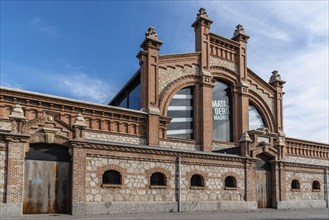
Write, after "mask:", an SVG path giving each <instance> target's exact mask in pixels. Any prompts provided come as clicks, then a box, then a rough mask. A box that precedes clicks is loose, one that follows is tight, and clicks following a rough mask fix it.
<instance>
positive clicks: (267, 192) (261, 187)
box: [256, 170, 272, 208]
mask: <svg viewBox="0 0 329 220" xmlns="http://www.w3.org/2000/svg"><path fill="white" fill-rule="evenodd" d="M271 179H272V178H271V171H263V170H257V171H256V180H257V183H256V194H257V205H258V208H270V207H271V201H272V190H271V189H272V181H271Z"/></svg>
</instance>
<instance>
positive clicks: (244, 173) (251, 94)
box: [0, 9, 329, 217]
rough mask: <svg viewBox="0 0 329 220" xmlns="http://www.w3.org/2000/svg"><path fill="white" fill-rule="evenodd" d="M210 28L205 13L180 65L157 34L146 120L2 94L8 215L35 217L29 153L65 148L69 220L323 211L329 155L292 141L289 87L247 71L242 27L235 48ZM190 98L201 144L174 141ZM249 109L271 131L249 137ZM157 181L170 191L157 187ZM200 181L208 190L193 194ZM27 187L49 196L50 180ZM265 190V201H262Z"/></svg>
mask: <svg viewBox="0 0 329 220" xmlns="http://www.w3.org/2000/svg"><path fill="white" fill-rule="evenodd" d="M211 24H212V21H211V20H210V19H209V18H208V15H207V12H206V11H205V10H204V9H200V11H199V13H198V14H197V18H196V20H195V22H194V23H193V24H192V27H193V28H194V31H195V48H196V51H195V52H192V53H186V54H172V55H161V54H160V53H159V51H160V46H161V44H162V43H163V42H162V41H161V40H159V37H158V36H157V34H156V32H155V29H154V28H153V27H150V29H149V30H148V32H147V34H146V37H145V40H144V41H143V42H142V44H141V48H142V50H141V51H140V53H139V54H138V55H137V57H138V59H139V63H140V70H138V74H139V76H140V85H141V109H140V110H130V109H125V108H119V107H115V106H109V105H99V104H91V103H86V102H81V101H76V100H70V99H65V98H60V97H55V96H49V95H44V94H37V93H32V92H26V91H19V90H14V89H8V88H0V210H1V212H0V216H3V217H5V216H15V215H22V214H28V212H27V211H25V210H23V203H26V202H27V203H31V204H32V203H33V202H35V200H36V198H30V197H28V193H29V190H32V189H30V188H28V189H26V188H24V181H27V180H26V178H25V177H24V176H25V175H26V174H25V172H26V168H25V161H26V160H27V159H26V155H27V154H28V153H33V152H34V151H35V152H39V153H40V152H44V151H42V148H41V149H39V148H37V147H36V144H40V143H42V144H44V145H45V146H48V147H49V146H57V145H61V146H65V147H66V149H67V154H68V155H69V156H70V158H71V161H70V162H68V161H61V160H60V159H58V158H60V155H57V159H56V160H55V161H57V162H62V163H64V162H65V163H70V166H71V167H72V169H71V170H68V172H69V174H70V178H69V179H68V182H65V184H69V185H70V186H71V192H70V195H71V196H70V197H69V198H71V204H70V206H69V209H70V213H72V214H109V213H122V212H123V213H125V212H126V213H129V212H154V211H158V212H166V211H168V212H169V211H181V210H183V211H198V210H212V211H218V210H229V209H256V208H257V207H259V208H263V207H274V208H302V207H325V206H326V205H327V204H328V201H327V200H328V167H329V162H328V161H329V145H328V144H321V143H316V142H309V141H303V140H298V139H293V138H288V137H286V136H285V134H284V124H283V117H282V105H283V104H282V102H283V91H282V90H283V84H284V83H285V82H284V81H283V80H281V77H280V75H279V74H278V72H277V71H273V73H272V76H271V78H270V81H269V82H268V83H267V82H265V81H264V80H263V79H261V78H260V77H259V76H257V75H256V74H255V73H254V72H252V71H251V70H250V69H248V68H247V40H248V38H249V36H248V35H247V34H246V33H245V31H244V29H243V27H242V26H241V25H238V26H237V28H236V30H235V33H234V36H233V37H232V38H231V39H228V38H224V37H222V36H219V35H217V34H214V33H211V31H210V28H211ZM216 80H219V81H220V80H222V81H225V82H226V83H228V84H229V85H230V89H231V90H230V94H229V96H230V101H231V113H230V123H231V127H230V129H231V140H230V141H221V140H214V139H213V108H212V101H213V97H212V94H213V90H214V86H215V82H216ZM187 87H189V88H192V91H193V93H192V94H193V105H192V107H193V116H192V117H193V127H192V128H193V129H192V130H193V138H192V139H179V138H174V137H172V136H170V135H168V127H169V124H170V122H171V120H172V119H171V118H169V117H168V115H167V112H168V110H169V106H170V103H171V100H172V99H173V97H174V96H175V94H176V93H177V92H179V91H180V90H181V89H183V88H187ZM250 105H253V106H255V107H256V108H257V110H258V111H259V112H260V114H261V116H262V117H263V120H264V121H265V124H266V128H263V129H257V130H251V129H250V128H249V121H250V120H249V106H250ZM52 144H56V145H52ZM45 149H46V148H45ZM47 149H48V150H49V151H52V150H54V152H53V153H52V154H51V156H53V155H56V149H52V148H47ZM232 152H233V153H232ZM41 160H43V159H41ZM44 161H47V159H44ZM107 170H114V171H116V172H119V173H120V176H121V182H120V184H119V185H115V184H114V185H113V186H112V185H111V184H110V185H103V184H102V175H103V173H104V172H105V171H107ZM157 172H158V173H161V174H163V177H164V178H165V182H164V185H163V186H156V185H154V186H153V185H152V184H151V178H152V174H154V173H157ZM194 174H197V175H200V176H201V177H202V180H203V183H204V185H203V186H198V187H195V186H193V187H192V186H191V185H190V184H191V178H192V176H193V175H194ZM227 177H233V180H235V183H230V182H226V179H227ZM24 178H25V179H24ZM264 178H265V179H264ZM266 178H267V179H266ZM293 180H297V181H298V184H299V185H298V184H297V185H298V187H299V188H298V189H293V187H295V186H293V184H292V181H293ZM31 181H32V182H31V184H32V185H33V184H34V185H33V186H35V185H37V184H41V185H40V187H45V186H44V185H42V181H43V180H42V177H41V178H40V177H37V176H36V177H35V178H34V179H32V180H31ZM113 181H115V180H113ZM152 181H153V180H152ZM157 181H160V180H157ZM227 181H228V180H227ZM262 181H263V182H262ZM314 181H317V182H314ZM317 183H319V185H320V186H319V189H317V188H314V187H318V186H317ZM230 184H233V185H234V187H232V186H231V185H230ZM261 187H264V190H265V191H266V193H264V194H261V195H260V191H259V190H258V189H259V188H261ZM262 196H263V197H264V198H265V199H264V198H263V197H262ZM25 197H28V198H29V199H30V200H29V199H28V200H27V201H25V200H24V201H23V198H25ZM37 199H38V198H37ZM39 199H40V198H39ZM179 204H181V205H179ZM195 204H197V205H195ZM32 205H33V204H32ZM24 206H25V204H24ZM39 210H41V209H39ZM59 212H60V211H59ZM39 213H43V212H39Z"/></svg>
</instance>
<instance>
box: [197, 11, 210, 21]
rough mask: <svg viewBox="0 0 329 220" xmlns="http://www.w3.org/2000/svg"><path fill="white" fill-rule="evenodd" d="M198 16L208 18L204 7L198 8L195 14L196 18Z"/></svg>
mask: <svg viewBox="0 0 329 220" xmlns="http://www.w3.org/2000/svg"><path fill="white" fill-rule="evenodd" d="M200 17H202V18H208V14H207V12H206V9H204V8H200V9H199V13H198V14H197V15H196V19H199V18H200Z"/></svg>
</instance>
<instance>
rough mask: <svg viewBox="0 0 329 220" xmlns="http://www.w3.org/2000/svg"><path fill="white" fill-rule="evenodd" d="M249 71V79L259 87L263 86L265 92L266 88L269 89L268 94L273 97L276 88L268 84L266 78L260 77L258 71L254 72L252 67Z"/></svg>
mask: <svg viewBox="0 0 329 220" xmlns="http://www.w3.org/2000/svg"><path fill="white" fill-rule="evenodd" d="M247 73H248V75H247V76H248V77H247V80H248V81H249V82H250V83H251V84H252V85H256V86H257V87H260V86H261V88H262V89H261V90H263V92H264V93H265V94H266V92H265V90H266V91H267V95H268V96H269V97H273V96H274V94H275V92H276V89H275V88H274V87H273V86H272V85H270V84H268V83H267V82H266V81H265V80H263V79H262V78H261V77H259V76H258V75H257V74H256V73H254V72H253V71H252V70H251V69H249V68H248V69H247Z"/></svg>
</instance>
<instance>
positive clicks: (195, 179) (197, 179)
mask: <svg viewBox="0 0 329 220" xmlns="http://www.w3.org/2000/svg"><path fill="white" fill-rule="evenodd" d="M191 186H199V187H203V186H204V179H203V177H202V176H201V175H199V174H194V175H193V176H192V177H191Z"/></svg>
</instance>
